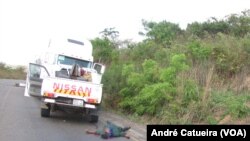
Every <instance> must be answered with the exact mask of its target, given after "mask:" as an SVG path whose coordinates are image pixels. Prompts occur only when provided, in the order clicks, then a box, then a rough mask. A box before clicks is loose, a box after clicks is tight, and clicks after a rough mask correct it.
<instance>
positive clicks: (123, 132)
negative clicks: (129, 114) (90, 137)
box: [86, 121, 131, 139]
mask: <svg viewBox="0 0 250 141" xmlns="http://www.w3.org/2000/svg"><path fill="white" fill-rule="evenodd" d="M130 128H131V127H120V126H118V125H115V124H114V123H111V122H110V121H107V123H106V124H105V125H104V127H103V128H102V129H97V130H94V131H90V130H87V131H86V133H87V134H94V135H100V136H101V138H103V139H108V138H113V137H125V138H127V139H129V138H130V137H129V136H128V135H127V131H128V130H129V129H130Z"/></svg>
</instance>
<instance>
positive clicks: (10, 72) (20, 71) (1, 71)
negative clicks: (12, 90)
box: [0, 62, 26, 80]
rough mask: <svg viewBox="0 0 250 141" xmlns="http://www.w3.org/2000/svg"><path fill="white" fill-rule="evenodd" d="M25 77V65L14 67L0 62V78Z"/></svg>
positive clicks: (21, 78)
mask: <svg viewBox="0 0 250 141" xmlns="http://www.w3.org/2000/svg"><path fill="white" fill-rule="evenodd" d="M25 77H26V72H25V67H24V66H17V67H15V68H13V67H10V66H8V65H6V64H5V63H1V62H0V79H20V80H24V79H25Z"/></svg>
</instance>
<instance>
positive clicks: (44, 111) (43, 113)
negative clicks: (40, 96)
mask: <svg viewBox="0 0 250 141" xmlns="http://www.w3.org/2000/svg"><path fill="white" fill-rule="evenodd" d="M41 116H42V117H50V108H47V109H45V108H41Z"/></svg>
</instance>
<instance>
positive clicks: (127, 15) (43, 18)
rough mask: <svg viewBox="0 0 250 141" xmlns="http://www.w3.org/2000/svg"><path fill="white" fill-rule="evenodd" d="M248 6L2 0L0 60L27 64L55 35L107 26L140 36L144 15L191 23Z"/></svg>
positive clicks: (198, 0)
mask: <svg viewBox="0 0 250 141" xmlns="http://www.w3.org/2000/svg"><path fill="white" fill-rule="evenodd" d="M246 9H250V0H0V62H3V63H5V64H8V65H27V64H28V63H29V61H31V60H32V59H34V57H36V56H37V55H39V53H40V52H41V51H42V50H44V49H46V48H47V47H48V43H49V40H50V39H51V38H53V37H57V36H62V35H64V36H68V35H76V36H79V37H84V38H87V39H94V38H96V37H100V34H99V33H100V32H101V31H103V30H104V29H105V28H111V27H114V28H115V30H117V31H119V33H120V36H119V39H120V40H125V39H130V40H132V41H141V40H142V37H141V36H140V35H138V32H139V31H143V26H142V19H144V20H147V21H154V22H160V21H163V20H165V21H169V22H172V23H176V24H179V26H180V27H181V28H182V29H185V28H186V26H187V24H188V23H192V22H195V21H197V22H204V21H206V20H208V19H209V18H211V17H216V18H218V19H220V18H224V17H225V16H227V15H230V14H234V13H236V14H240V12H241V11H244V10H246Z"/></svg>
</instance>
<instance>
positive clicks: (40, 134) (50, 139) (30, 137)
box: [0, 80, 146, 141]
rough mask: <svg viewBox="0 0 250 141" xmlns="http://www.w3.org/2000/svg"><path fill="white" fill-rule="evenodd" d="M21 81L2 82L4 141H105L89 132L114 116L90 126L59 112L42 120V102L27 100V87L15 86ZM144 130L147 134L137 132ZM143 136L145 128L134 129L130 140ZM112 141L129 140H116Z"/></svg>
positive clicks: (0, 138)
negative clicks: (25, 94) (88, 131)
mask: <svg viewBox="0 0 250 141" xmlns="http://www.w3.org/2000/svg"><path fill="white" fill-rule="evenodd" d="M17 82H24V81H22V80H0V141H99V140H103V139H101V138H100V137H98V136H95V135H87V134H86V133H85V130H86V129H95V128H96V127H102V125H103V123H104V120H106V119H110V117H101V118H102V119H100V121H99V122H98V123H97V124H92V123H89V122H87V121H85V120H84V119H82V118H81V117H80V116H75V117H72V116H71V115H67V114H65V113H59V112H58V113H53V114H52V117H51V118H42V117H41V116H40V100H39V99H38V98H34V97H25V96H24V87H17V86H15V84H16V83H17ZM101 116H102V115H101ZM103 116H105V114H103ZM107 116H110V115H109V114H108V115H107ZM112 118H115V117H112ZM116 119H118V118H116ZM119 120H121V119H119ZM132 128H133V125H132ZM141 129H142V130H143V132H140V131H137V130H141ZM142 133H145V128H144V127H140V128H133V129H132V130H131V131H130V134H131V135H132V138H131V139H130V140H137V141H139V140H140V141H143V140H146V138H145V136H143V135H142ZM112 140H113V141H125V140H126V141H128V139H126V138H113V139H112Z"/></svg>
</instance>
